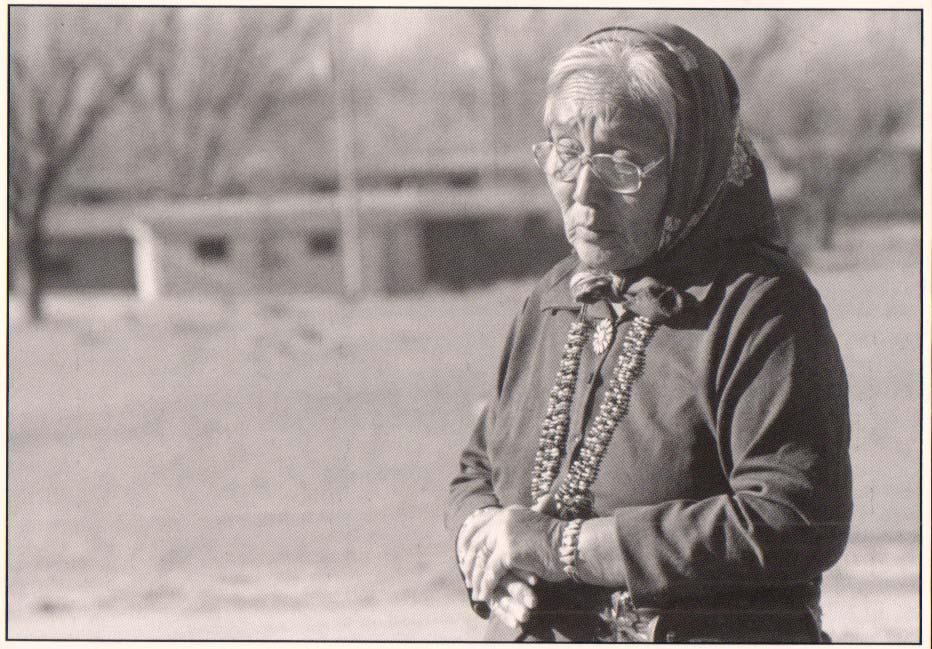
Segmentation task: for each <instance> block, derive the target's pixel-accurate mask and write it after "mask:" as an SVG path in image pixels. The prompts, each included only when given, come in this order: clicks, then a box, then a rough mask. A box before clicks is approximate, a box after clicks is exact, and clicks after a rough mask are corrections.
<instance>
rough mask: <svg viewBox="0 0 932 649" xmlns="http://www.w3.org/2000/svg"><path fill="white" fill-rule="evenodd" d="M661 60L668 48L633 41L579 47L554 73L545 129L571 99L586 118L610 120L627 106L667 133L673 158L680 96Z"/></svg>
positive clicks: (598, 42)
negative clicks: (641, 110) (598, 116)
mask: <svg viewBox="0 0 932 649" xmlns="http://www.w3.org/2000/svg"><path fill="white" fill-rule="evenodd" d="M658 56H663V47H662V45H660V44H659V43H655V42H653V41H652V40H644V39H642V38H639V37H638V36H634V37H633V38H632V39H630V40H596V41H587V42H582V43H578V44H576V45H574V46H572V47H570V48H568V49H567V50H565V51H564V52H563V54H561V55H560V58H559V59H557V62H556V63H554V65H553V67H552V68H551V70H550V76H549V78H548V80H547V100H546V103H545V105H544V126H545V127H549V126H550V125H552V124H553V122H554V120H555V119H556V111H557V109H558V107H559V105H560V103H561V102H562V101H565V100H566V99H568V98H569V99H571V100H572V101H574V102H575V103H578V104H580V107H581V109H582V110H583V111H584V112H587V113H596V114H601V115H603V116H605V117H611V116H612V115H613V114H614V113H615V111H617V110H618V109H619V108H620V107H621V106H624V105H632V104H633V105H634V106H638V107H643V108H645V109H647V110H649V111H650V112H651V113H652V115H653V117H655V118H657V119H658V120H659V122H660V125H662V126H663V128H664V130H665V131H666V133H667V141H668V143H669V149H670V156H671V159H672V156H673V145H674V142H675V140H676V92H675V90H674V89H673V86H672V85H671V83H670V80H669V79H668V78H667V75H666V74H665V72H664V67H663V64H662V63H661V59H660V58H658Z"/></svg>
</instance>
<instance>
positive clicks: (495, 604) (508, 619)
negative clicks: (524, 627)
mask: <svg viewBox="0 0 932 649" xmlns="http://www.w3.org/2000/svg"><path fill="white" fill-rule="evenodd" d="M490 608H491V609H492V612H493V613H495V615H496V617H498V619H500V620H501V621H502V622H504V623H505V624H507V625H508V626H510V627H511V628H512V629H517V628H518V626H519V624H518V620H517V618H515V616H514V615H512V614H511V612H510V611H509V610H508V608H507V607H506V606H505V605H504V604H503V603H502V602H501V601H500V600H493V601H492V603H491V604H490Z"/></svg>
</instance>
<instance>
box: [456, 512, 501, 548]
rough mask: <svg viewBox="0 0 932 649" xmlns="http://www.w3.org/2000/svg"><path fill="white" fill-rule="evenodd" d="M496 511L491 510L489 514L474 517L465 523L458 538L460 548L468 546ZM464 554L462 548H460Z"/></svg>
mask: <svg viewBox="0 0 932 649" xmlns="http://www.w3.org/2000/svg"><path fill="white" fill-rule="evenodd" d="M493 514H494V512H492V511H489V513H488V515H481V516H477V517H475V518H473V519H472V520H471V521H467V522H466V523H465V524H464V525H463V529H461V530H460V534H459V538H458V539H457V544H456V545H457V547H458V548H468V547H469V544H470V542H471V541H472V538H473V537H474V536H475V535H476V533H477V532H478V531H479V530H481V529H482V528H483V527H485V524H486V523H488V522H489V519H490V518H491V517H492V515H493ZM460 554H462V550H460Z"/></svg>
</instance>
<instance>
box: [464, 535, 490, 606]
mask: <svg viewBox="0 0 932 649" xmlns="http://www.w3.org/2000/svg"><path fill="white" fill-rule="evenodd" d="M491 556H492V553H491V552H488V551H487V550H486V549H485V547H482V548H480V549H479V551H478V552H477V553H476V560H475V562H474V563H473V566H472V571H471V572H470V575H469V581H470V583H471V584H472V586H470V587H471V588H472V589H473V599H476V600H488V599H489V593H491V591H492V589H491V588H490V589H488V590H487V591H483V589H482V580H483V578H484V576H485V572H486V570H487V568H486V565H487V564H488V563H489V558H490V557H491Z"/></svg>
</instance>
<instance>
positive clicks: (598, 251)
mask: <svg viewBox="0 0 932 649" xmlns="http://www.w3.org/2000/svg"><path fill="white" fill-rule="evenodd" d="M573 247H574V248H575V249H576V254H577V255H578V256H579V258H580V260H582V262H583V263H584V264H585V265H586V266H588V267H589V268H594V269H596V270H604V271H611V270H624V269H625V268H631V267H632V266H637V265H638V264H640V263H641V262H642V261H643V259H641V258H640V257H641V256H640V255H637V254H633V253H632V252H631V251H629V250H619V249H618V248H606V247H603V246H594V245H592V244H591V243H587V242H585V241H575V242H574V243H573Z"/></svg>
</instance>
